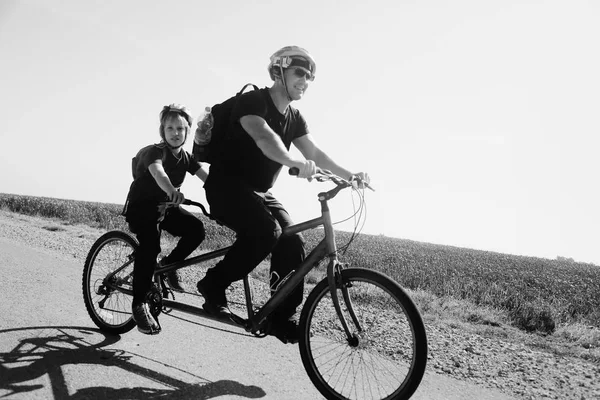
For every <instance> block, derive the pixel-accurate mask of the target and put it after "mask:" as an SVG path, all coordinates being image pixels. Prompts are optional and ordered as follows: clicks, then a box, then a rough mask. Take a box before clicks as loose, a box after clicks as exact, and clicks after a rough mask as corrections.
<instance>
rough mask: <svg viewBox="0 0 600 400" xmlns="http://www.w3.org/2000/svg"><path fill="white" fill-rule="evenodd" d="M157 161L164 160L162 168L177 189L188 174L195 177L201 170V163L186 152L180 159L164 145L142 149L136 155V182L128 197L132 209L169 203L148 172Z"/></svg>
mask: <svg viewBox="0 0 600 400" xmlns="http://www.w3.org/2000/svg"><path fill="white" fill-rule="evenodd" d="M156 160H162V166H163V168H164V170H165V172H166V174H167V176H168V177H169V180H170V181H171V184H173V186H174V187H175V188H177V189H179V188H180V187H181V185H182V184H183V180H184V179H185V173H186V172H189V173H190V174H192V175H194V174H195V173H196V172H198V170H199V169H200V163H198V162H197V161H196V159H195V158H194V156H193V155H191V154H190V153H188V152H186V151H185V150H181V152H180V153H179V159H178V158H176V157H175V156H174V155H173V153H172V152H171V151H170V150H169V148H168V147H167V146H166V145H165V144H164V143H160V144H152V145H149V146H146V147H144V148H142V149H141V150H140V151H139V152H138V153H137V155H136V161H134V163H135V166H134V171H133V175H134V180H133V183H132V184H131V188H130V189H129V196H128V197H127V199H128V202H129V206H130V207H135V206H136V205H141V204H156V203H159V202H164V201H168V196H167V194H166V193H165V192H163V190H162V189H161V188H160V187H159V186H158V183H156V180H155V179H154V177H153V176H152V174H150V171H149V170H148V167H149V166H150V164H152V163H154V162H155V161H156Z"/></svg>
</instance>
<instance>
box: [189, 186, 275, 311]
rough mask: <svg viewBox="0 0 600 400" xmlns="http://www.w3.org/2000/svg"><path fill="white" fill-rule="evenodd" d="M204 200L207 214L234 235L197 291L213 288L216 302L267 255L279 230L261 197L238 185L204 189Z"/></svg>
mask: <svg viewBox="0 0 600 400" xmlns="http://www.w3.org/2000/svg"><path fill="white" fill-rule="evenodd" d="M206 197H207V200H208V202H209V204H210V208H211V213H212V214H213V215H215V216H216V218H218V219H219V220H221V221H223V223H225V224H226V225H228V226H230V227H231V228H232V229H234V230H235V231H236V233H237V238H236V241H235V242H234V243H233V245H232V247H231V249H230V250H229V251H228V252H227V254H226V255H225V257H224V258H223V260H222V261H221V262H219V263H218V264H217V265H216V266H215V267H214V268H211V269H210V270H209V271H208V272H207V274H206V277H205V278H204V279H203V280H201V281H200V282H199V287H198V289H199V290H200V289H201V286H203V287H204V288H207V287H211V288H216V289H215V292H216V291H218V292H219V296H218V298H217V300H219V299H220V300H223V299H224V292H225V289H226V288H227V286H229V285H230V284H231V283H232V282H234V281H237V280H240V279H242V278H244V277H245V276H246V275H248V273H249V272H250V271H252V270H253V269H254V268H255V267H256V266H257V265H258V264H259V263H260V262H261V261H262V260H264V259H265V257H266V256H267V255H268V254H269V253H270V252H271V250H272V249H273V247H274V246H275V244H276V243H277V240H278V239H279V236H280V235H281V227H280V226H279V223H278V222H277V220H276V219H275V218H274V217H273V215H271V212H270V211H269V209H268V208H267V207H266V206H265V204H264V200H265V199H264V195H263V194H260V193H256V192H254V191H252V190H250V189H248V188H246V187H244V186H242V185H231V184H230V185H227V186H224V187H220V188H218V189H217V190H215V188H210V189H208V188H207V190H206ZM220 293H223V295H221V294H220ZM211 297H215V298H216V297H217V296H211Z"/></svg>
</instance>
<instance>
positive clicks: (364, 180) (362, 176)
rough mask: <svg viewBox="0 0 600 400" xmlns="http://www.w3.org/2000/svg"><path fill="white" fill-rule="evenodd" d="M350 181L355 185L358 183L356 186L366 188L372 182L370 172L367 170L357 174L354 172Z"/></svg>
mask: <svg viewBox="0 0 600 400" xmlns="http://www.w3.org/2000/svg"><path fill="white" fill-rule="evenodd" d="M350 182H352V184H353V185H356V187H358V188H360V189H364V188H365V187H367V186H368V185H369V183H371V178H369V174H367V173H366V172H359V173H357V174H352V176H351V177H350Z"/></svg>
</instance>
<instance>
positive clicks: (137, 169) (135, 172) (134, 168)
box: [131, 144, 167, 181]
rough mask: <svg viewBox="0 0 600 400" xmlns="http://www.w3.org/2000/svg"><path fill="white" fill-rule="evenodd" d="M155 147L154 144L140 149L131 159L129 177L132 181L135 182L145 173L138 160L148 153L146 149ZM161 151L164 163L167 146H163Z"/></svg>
mask: <svg viewBox="0 0 600 400" xmlns="http://www.w3.org/2000/svg"><path fill="white" fill-rule="evenodd" d="M154 146H156V145H155V144H149V145H148V146H145V147H143V148H142V149H140V150H139V151H138V152H137V154H136V155H135V157H133V158H132V159H131V175H132V176H133V180H134V181H135V180H136V179H137V178H139V177H140V176H142V175H143V174H144V173H145V172H146V170H147V169H146V168H144V167H143V165H142V164H141V163H140V158H142V155H143V154H144V153H145V152H146V151H148V149H150V148H151V147H154ZM162 150H163V155H162V161H163V162H164V161H165V158H166V156H167V146H163V148H162Z"/></svg>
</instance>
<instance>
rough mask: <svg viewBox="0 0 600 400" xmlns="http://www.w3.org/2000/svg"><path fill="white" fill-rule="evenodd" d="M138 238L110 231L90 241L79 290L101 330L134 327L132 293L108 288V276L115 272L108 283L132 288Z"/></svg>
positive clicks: (122, 330) (120, 330) (115, 331)
mask: <svg viewBox="0 0 600 400" xmlns="http://www.w3.org/2000/svg"><path fill="white" fill-rule="evenodd" d="M137 248H138V242H137V241H136V240H135V239H134V238H133V237H132V236H131V235H129V234H127V233H125V232H122V231H110V232H107V233H105V234H104V235H102V236H101V237H100V238H98V240H96V242H95V243H94V244H93V245H92V247H91V249H90V251H89V253H88V255H87V257H86V260H85V264H84V267H83V279H82V291H83V300H84V303H85V308H86V309H87V312H88V314H89V315H90V317H91V319H92V321H93V322H94V324H96V326H97V327H98V328H100V330H102V331H103V332H108V333H112V334H121V333H125V332H129V331H130V330H131V329H133V328H134V327H135V321H134V320H133V317H132V315H131V301H132V296H130V295H128V294H125V293H123V292H120V291H118V290H114V289H111V288H109V287H108V286H107V285H106V284H105V279H106V278H107V276H108V275H109V274H110V273H112V272H114V271H116V270H117V269H119V268H121V267H122V266H123V265H125V264H127V263H128V265H127V267H125V268H124V269H123V270H122V271H120V272H119V273H117V274H115V275H114V277H113V278H112V281H111V283H112V284H116V285H123V287H124V288H127V289H129V290H132V282H133V254H134V252H135V250H137Z"/></svg>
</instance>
